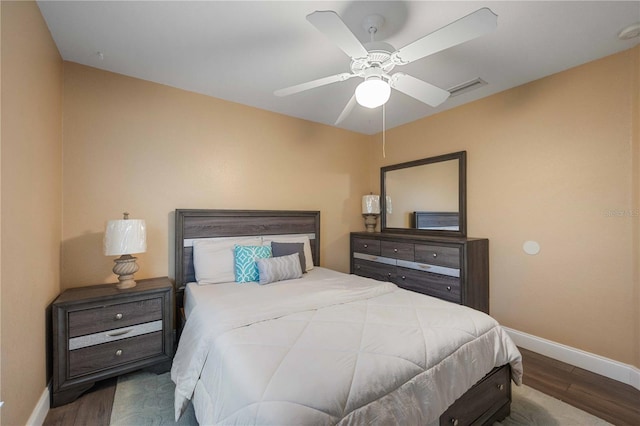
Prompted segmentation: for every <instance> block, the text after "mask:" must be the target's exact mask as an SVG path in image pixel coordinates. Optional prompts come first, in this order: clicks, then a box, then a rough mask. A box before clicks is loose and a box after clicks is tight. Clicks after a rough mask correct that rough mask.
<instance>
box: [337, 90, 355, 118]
mask: <svg viewBox="0 0 640 426" xmlns="http://www.w3.org/2000/svg"><path fill="white" fill-rule="evenodd" d="M354 106H356V95H355V93H354V94H353V96H351V99H349V102H347V105H346V106H345V107H344V109H343V110H342V112H341V113H340V117H338V119H337V120H336V123H335V125H336V126H337V125H338V124H340V123H342V121H343V120H344V119H345V118H347V117H348V116H349V114H351V111H353V107H354Z"/></svg>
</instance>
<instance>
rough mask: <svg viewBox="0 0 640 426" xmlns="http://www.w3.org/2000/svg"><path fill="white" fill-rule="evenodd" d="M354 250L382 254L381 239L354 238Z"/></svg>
mask: <svg viewBox="0 0 640 426" xmlns="http://www.w3.org/2000/svg"><path fill="white" fill-rule="evenodd" d="M353 251H354V252H356V253H366V254H374V255H376V256H379V255H380V241H379V240H371V239H368V238H354V239H353Z"/></svg>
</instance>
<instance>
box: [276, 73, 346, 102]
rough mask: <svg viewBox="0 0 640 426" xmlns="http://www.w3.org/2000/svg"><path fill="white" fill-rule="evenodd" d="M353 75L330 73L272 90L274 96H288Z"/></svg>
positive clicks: (343, 79)
mask: <svg viewBox="0 0 640 426" xmlns="http://www.w3.org/2000/svg"><path fill="white" fill-rule="evenodd" d="M351 77H355V74H349V73H348V72H343V73H340V74H335V75H330V76H329V77H323V78H319V79H317V80H312V81H307V82H306V83H301V84H296V85H295V86H290V87H285V88H284V89H278V90H276V91H275V92H273V94H274V95H276V96H289V95H293V94H294V93H298V92H303V91H305V90H309V89H314V88H316V87H320V86H325V85H327V84H331V83H336V82H338V81H345V80H348V79H350V78H351Z"/></svg>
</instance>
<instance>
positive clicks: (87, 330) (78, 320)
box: [69, 297, 162, 337]
mask: <svg viewBox="0 0 640 426" xmlns="http://www.w3.org/2000/svg"><path fill="white" fill-rule="evenodd" d="M160 319H162V297H156V298H153V299H147V300H140V301H138V302H131V303H118V304H113V305H106V306H101V307H98V308H92V309H85V310H79V311H72V312H69V337H77V336H84V335H86V334H93V333H98V332H101V331H106V330H111V329H114V328H122V327H128V326H131V325H136V324H141V323H145V322H150V321H156V320H160Z"/></svg>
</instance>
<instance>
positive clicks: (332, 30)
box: [274, 8, 498, 124]
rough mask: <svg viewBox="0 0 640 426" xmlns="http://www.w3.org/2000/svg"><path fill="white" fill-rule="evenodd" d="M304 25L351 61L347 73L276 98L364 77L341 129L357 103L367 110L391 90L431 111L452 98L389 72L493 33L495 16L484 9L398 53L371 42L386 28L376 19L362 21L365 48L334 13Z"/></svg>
mask: <svg viewBox="0 0 640 426" xmlns="http://www.w3.org/2000/svg"><path fill="white" fill-rule="evenodd" d="M307 20H308V21H309V22H310V23H311V24H312V25H313V26H315V27H316V28H317V29H318V30H319V31H320V32H322V33H323V34H324V35H325V36H327V38H329V40H331V41H332V42H334V43H335V44H337V45H338V47H339V48H340V49H341V50H342V51H343V52H344V53H346V54H347V55H348V56H349V57H350V58H351V66H350V67H351V72H344V73H340V74H335V75H331V76H328V77H323V78H319V79H317V80H312V81H309V82H306V83H302V84H297V85H295V86H291V87H286V88H284V89H279V90H276V91H275V92H274V94H275V95H276V96H288V95H292V94H294V93H299V92H302V91H305V90H309V89H313V88H316V87H320V86H325V85H327V84H331V83H336V82H340V81H346V80H348V79H350V78H353V77H361V78H364V81H363V82H362V83H360V84H359V85H358V87H357V88H356V91H355V93H354V95H353V96H352V97H351V99H350V100H349V102H348V103H347V105H346V106H345V108H344V110H343V111H342V113H341V114H340V116H339V117H338V119H337V120H336V123H335V124H339V123H340V122H341V121H342V120H344V119H345V118H346V117H347V116H348V115H349V114H350V113H351V110H352V109H353V107H354V106H355V104H356V102H357V103H358V104H360V105H362V106H365V107H368V108H376V107H379V106H380V105H383V104H384V103H386V102H387V100H389V96H390V94H391V88H393V89H396V90H398V91H400V92H402V93H404V94H405V95H409V96H411V97H413V98H415V99H417V100H419V101H421V102H423V103H425V104H427V105H430V106H432V107H436V106H438V105H440V104H441V103H443V102H444V101H446V100H447V98H448V97H449V95H450V93H449V92H448V91H446V90H444V89H441V88H439V87H437V86H434V85H433V84H430V83H427V82H425V81H422V80H419V79H417V78H415V77H412V76H410V75H408V74H405V73H403V72H396V73H394V74H389V72H390V71H391V70H393V68H394V67H395V66H397V65H406V64H409V63H411V62H413V61H416V60H418V59H421V58H424V57H425V56H428V55H433V54H434V53H437V52H440V51H442V50H445V49H448V48H450V47H453V46H456V45H458V44H461V43H464V42H466V41H469V40H473V39H474V38H477V37H480V36H482V35H484V34H487V33H489V32H491V31H493V30H495V29H496V27H497V22H498V16H497V15H496V14H495V13H493V12H492V11H491V10H490V9H488V8H482V9H479V10H476V11H475V12H473V13H471V14H469V15H467V16H465V17H463V18H460V19H458V20H457V21H454V22H452V23H450V24H449V25H446V26H444V27H442V28H440V29H438V30H436V31H434V32H432V33H430V34H427V35H426V36H424V37H422V38H420V39H418V40H416V41H414V42H413V43H409V44H408V45H406V46H405V47H403V48H401V49H398V50H395V49H394V48H393V46H391V45H390V44H388V43H382V42H374V39H373V38H374V35H375V33H376V32H377V30H378V29H379V28H380V26H381V25H382V24H383V23H384V19H383V18H382V17H381V16H379V15H371V16H368V17H367V18H366V20H365V24H364V25H365V29H366V30H367V31H368V32H369V34H370V35H371V43H367V44H366V46H367V47H366V48H365V46H364V45H363V44H362V43H360V40H358V39H357V37H356V36H355V35H354V34H353V33H352V32H351V30H350V29H349V28H348V27H347V26H346V25H345V23H344V22H343V21H342V19H340V16H338V14H337V13H335V12H333V11H330V10H328V11H316V12H313V13H311V14H309V15H307Z"/></svg>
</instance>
